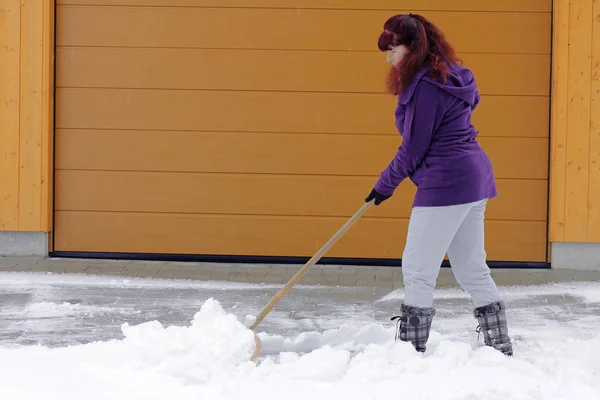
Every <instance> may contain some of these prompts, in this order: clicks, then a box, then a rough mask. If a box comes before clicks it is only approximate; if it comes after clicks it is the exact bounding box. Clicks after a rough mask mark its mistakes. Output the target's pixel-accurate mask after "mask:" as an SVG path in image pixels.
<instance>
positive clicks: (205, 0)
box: [57, 0, 552, 12]
mask: <svg viewBox="0 0 600 400" xmlns="http://www.w3.org/2000/svg"><path fill="white" fill-rule="evenodd" d="M57 3H58V4H59V5H112V6H170V7H178V6H179V7H227V8H238V7H244V8H292V9H298V8H300V9H302V8H328V9H365V10H394V9H397V8H398V1H397V0H370V1H368V2H367V1H364V0H327V1H323V0H286V1H281V0H58V1H57ZM402 7H405V8H415V7H418V8H419V9H421V10H429V11H522V12H550V11H551V10H552V1H551V0H504V1H497V0H459V1H448V0H418V1H417V0H405V1H403V2H402Z"/></svg>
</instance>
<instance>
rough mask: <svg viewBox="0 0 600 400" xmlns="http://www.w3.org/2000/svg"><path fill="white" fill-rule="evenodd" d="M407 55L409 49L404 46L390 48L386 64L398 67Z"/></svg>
mask: <svg viewBox="0 0 600 400" xmlns="http://www.w3.org/2000/svg"><path fill="white" fill-rule="evenodd" d="M407 53H408V48H407V47H406V46H405V45H403V44H401V45H400V46H396V47H390V49H389V50H388V52H387V57H386V59H385V60H386V62H389V63H392V65H393V66H394V67H397V66H398V64H400V61H402V59H403V58H404V56H405V55H406V54H407Z"/></svg>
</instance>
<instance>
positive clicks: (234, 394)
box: [0, 282, 600, 400]
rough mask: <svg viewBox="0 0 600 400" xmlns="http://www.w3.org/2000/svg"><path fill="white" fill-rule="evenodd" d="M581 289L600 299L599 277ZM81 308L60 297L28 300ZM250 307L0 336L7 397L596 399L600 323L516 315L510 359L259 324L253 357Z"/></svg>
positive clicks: (364, 329) (1, 387)
mask: <svg viewBox="0 0 600 400" xmlns="http://www.w3.org/2000/svg"><path fill="white" fill-rule="evenodd" d="M22 283H23V284H25V282H22ZM88 283H89V282H88ZM525 290H526V289H524V288H519V289H516V290H515V291H514V292H511V293H508V294H507V296H508V297H510V296H511V295H512V296H523V295H526V291H525ZM530 290H531V289H530ZM539 290H541V291H544V290H547V291H551V290H554V291H556V290H557V289H556V288H555V287H554V288H553V287H552V286H548V287H545V288H541V289H539ZM559 290H560V289H559ZM577 290H578V291H579V292H581V293H583V295H584V296H585V295H588V296H589V297H590V298H592V299H594V300H597V299H598V297H599V295H598V293H600V284H597V285H582V286H581V287H579V288H578V289H577ZM439 292H440V293H441V294H440V296H441V298H443V296H444V293H448V292H444V291H439ZM397 293H398V292H394V293H393V294H391V295H390V296H388V297H386V298H382V299H380V301H389V300H390V299H393V298H394V296H397ZM80 311H81V310H78V309H77V307H75V306H72V305H69V304H63V303H57V304H42V305H38V306H37V307H36V308H35V309H33V310H29V312H32V313H40V312H46V313H53V312H65V313H72V312H80ZM84 311H85V310H84ZM253 318H254V316H252V315H248V316H247V317H246V318H245V319H244V320H243V321H240V320H239V319H238V318H237V317H235V316H234V315H232V314H229V313H227V312H226V311H225V310H224V309H223V307H222V306H221V303H220V302H219V301H218V300H217V299H215V298H210V299H208V300H206V301H205V302H204V304H203V305H202V306H201V308H200V310H199V311H198V312H197V313H196V315H195V316H194V317H193V319H192V320H191V321H190V323H189V324H188V325H186V326H163V325H162V324H161V323H160V322H158V321H152V322H146V323H142V324H139V325H135V326H134V325H130V324H128V323H125V324H123V325H122V333H123V337H122V338H120V339H115V340H110V341H99V342H93V343H88V344H83V345H76V346H69V347H60V348H47V347H42V346H23V347H0V399H11V400H21V399H23V400H25V399H26V400H34V399H35V400H38V399H39V400H41V399H43V400H49V399H61V400H71V399H73V400H75V399H77V400H79V399H86V400H91V399H103V400H104V399H111V400H121V399H126V400H131V399H173V400H176V399H182V400H183V399H194V400H198V399H206V400H209V399H210V400H220V399H223V400H229V399H261V400H269V399H273V400H275V399H276V400H281V399H282V398H284V399H286V400H294V399H302V400H306V399H315V400H316V399H344V400H352V399H360V400H371V399H392V398H393V399H402V400H405V399H436V400H446V399H448V400H449V399H456V400H458V399H463V400H492V399H493V400H505V399H518V400H525V399H536V400H538V399H539V400H541V399H544V400H545V399H577V400H584V399H590V400H591V399H600V357H598V356H597V352H598V350H599V349H600V329H598V331H596V332H597V333H594V334H592V335H590V334H587V335H581V337H577V335H572V334H571V335H565V330H558V328H557V330H556V331H555V332H554V333H553V332H552V331H547V332H545V334H544V335H540V336H535V335H526V334H523V333H526V330H527V329H528V328H527V327H524V326H520V330H519V332H520V333H521V334H522V335H521V336H523V337H522V338H521V339H517V340H515V344H514V346H515V356H514V357H512V358H510V357H505V356H503V355H502V354H500V353H499V352H497V351H495V350H493V349H491V348H489V347H485V346H482V345H481V342H479V343H477V342H475V341H473V342H467V341H464V340H456V338H454V337H450V336H447V335H443V334H441V333H439V332H438V331H436V330H434V331H433V332H432V334H431V338H430V341H429V344H428V350H427V352H426V353H425V354H420V353H417V352H416V351H414V349H413V347H412V346H411V345H410V344H408V343H404V342H394V340H393V337H394V326H393V325H391V324H388V325H385V326H384V325H382V324H377V323H370V324H363V325H360V324H354V323H352V321H348V323H346V324H341V325H340V326H339V327H337V328H335V329H328V330H325V331H324V332H303V333H299V334H298V335H297V336H295V337H280V336H271V335H269V334H265V333H260V334H259V336H260V338H261V340H262V341H263V346H264V350H265V353H267V356H266V357H262V358H261V359H260V360H259V361H257V362H252V361H250V360H249V358H250V355H251V353H252V350H253V348H254V333H253V332H252V331H250V330H249V329H248V328H246V326H249V325H250V323H251V321H252V319H253ZM594 318H597V319H599V320H598V322H597V325H598V327H599V328H600V316H594ZM535 329H537V327H531V332H533V331H534V330H535ZM273 349H279V351H277V352H273Z"/></svg>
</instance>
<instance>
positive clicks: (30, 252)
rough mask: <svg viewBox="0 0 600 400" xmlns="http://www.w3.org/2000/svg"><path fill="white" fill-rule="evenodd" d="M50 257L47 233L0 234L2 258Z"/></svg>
mask: <svg viewBox="0 0 600 400" xmlns="http://www.w3.org/2000/svg"><path fill="white" fill-rule="evenodd" d="M47 255H48V233H46V232H0V256H4V257H5V256H38V257H46V256H47Z"/></svg>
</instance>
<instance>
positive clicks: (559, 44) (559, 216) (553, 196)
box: [548, 0, 569, 242]
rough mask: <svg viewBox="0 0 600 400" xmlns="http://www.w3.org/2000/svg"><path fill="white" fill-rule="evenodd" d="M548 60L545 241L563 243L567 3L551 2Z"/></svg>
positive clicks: (567, 42) (565, 161) (567, 68)
mask: <svg viewBox="0 0 600 400" xmlns="http://www.w3.org/2000/svg"><path fill="white" fill-rule="evenodd" d="M552 17H553V19H554V31H553V57H552V104H551V106H552V114H551V117H552V122H551V131H552V133H551V135H550V179H549V186H550V202H549V203H550V204H549V206H550V213H549V215H548V222H549V229H548V233H549V235H548V236H549V240H550V241H552V242H562V241H564V240H565V224H566V220H565V217H566V215H565V210H566V208H565V201H566V185H567V182H566V179H567V177H566V168H565V166H566V164H567V119H568V116H567V105H568V95H567V84H566V82H567V79H568V76H569V64H568V56H567V55H568V53H569V2H568V0H567V1H561V0H556V1H555V2H554V12H553V14H552Z"/></svg>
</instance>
